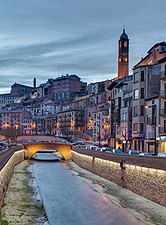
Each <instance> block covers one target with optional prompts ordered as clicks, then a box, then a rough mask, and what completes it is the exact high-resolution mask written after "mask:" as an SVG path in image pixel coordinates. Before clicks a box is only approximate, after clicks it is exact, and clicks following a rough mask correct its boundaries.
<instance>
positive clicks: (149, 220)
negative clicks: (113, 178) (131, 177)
mask: <svg viewBox="0 0 166 225" xmlns="http://www.w3.org/2000/svg"><path fill="white" fill-rule="evenodd" d="M66 166H67V169H71V171H72V173H73V175H75V176H79V177H80V178H81V179H86V182H87V181H88V183H89V185H90V186H92V188H96V189H97V191H101V192H103V193H104V194H106V195H107V197H108V198H110V199H111V200H112V201H113V202H114V203H115V204H118V205H120V206H122V207H123V208H125V209H126V210H128V211H129V212H130V213H131V214H132V215H133V216H134V217H136V218H138V219H139V220H140V221H141V222H143V223H144V224H147V225H166V207H163V206H161V205H159V204H157V203H155V202H152V201H150V200H148V199H146V198H144V197H142V196H140V195H137V194H135V193H133V192H131V191H129V190H127V189H124V188H122V187H119V186H117V185H116V184H114V183H112V182H110V181H108V180H106V179H104V178H102V177H100V176H98V175H95V174H93V173H91V172H89V171H87V170H85V169H83V168H81V167H79V166H78V165H77V164H75V163H74V162H72V161H69V162H67V164H66V163H65V164H64V167H66Z"/></svg>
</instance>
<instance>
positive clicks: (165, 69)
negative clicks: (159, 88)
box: [165, 65, 166, 76]
mask: <svg viewBox="0 0 166 225" xmlns="http://www.w3.org/2000/svg"><path fill="white" fill-rule="evenodd" d="M165 76H166V65H165Z"/></svg>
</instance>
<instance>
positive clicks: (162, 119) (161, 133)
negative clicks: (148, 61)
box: [159, 57, 166, 152]
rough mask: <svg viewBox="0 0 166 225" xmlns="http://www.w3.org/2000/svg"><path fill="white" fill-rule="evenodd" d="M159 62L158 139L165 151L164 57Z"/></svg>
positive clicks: (165, 59) (165, 96)
mask: <svg viewBox="0 0 166 225" xmlns="http://www.w3.org/2000/svg"><path fill="white" fill-rule="evenodd" d="M159 63H160V65H161V79H160V107H159V108H160V118H159V125H160V127H159V141H160V151H161V152H166V57H164V58H163V59H161V60H160V61H159Z"/></svg>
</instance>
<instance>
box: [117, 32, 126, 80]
mask: <svg viewBox="0 0 166 225" xmlns="http://www.w3.org/2000/svg"><path fill="white" fill-rule="evenodd" d="M128 75H129V39H128V36H127V34H126V33H125V28H123V33H122V34H121V36H120V39H119V55H118V79H120V78H123V77H126V76H128Z"/></svg>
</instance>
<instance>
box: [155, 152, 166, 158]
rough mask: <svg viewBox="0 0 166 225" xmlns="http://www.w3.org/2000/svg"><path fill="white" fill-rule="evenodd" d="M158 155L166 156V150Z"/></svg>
mask: <svg viewBox="0 0 166 225" xmlns="http://www.w3.org/2000/svg"><path fill="white" fill-rule="evenodd" d="M157 156H158V157H166V152H160V153H158V155H157Z"/></svg>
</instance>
